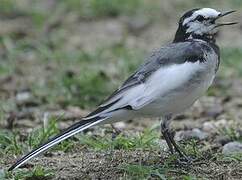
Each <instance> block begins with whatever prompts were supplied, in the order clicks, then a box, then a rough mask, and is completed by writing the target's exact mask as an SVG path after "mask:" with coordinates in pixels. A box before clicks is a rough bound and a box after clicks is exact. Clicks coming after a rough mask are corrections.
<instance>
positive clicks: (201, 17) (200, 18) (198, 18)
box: [194, 15, 209, 22]
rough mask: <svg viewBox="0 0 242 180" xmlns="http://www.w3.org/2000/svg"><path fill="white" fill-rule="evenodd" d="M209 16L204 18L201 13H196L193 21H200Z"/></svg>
mask: <svg viewBox="0 0 242 180" xmlns="http://www.w3.org/2000/svg"><path fill="white" fill-rule="evenodd" d="M208 19H209V18H206V17H204V16H202V15H198V16H197V17H196V18H195V19H194V21H200V22H202V21H204V20H208Z"/></svg>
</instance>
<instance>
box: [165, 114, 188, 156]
mask: <svg viewBox="0 0 242 180" xmlns="http://www.w3.org/2000/svg"><path fill="white" fill-rule="evenodd" d="M171 119H172V115H167V116H164V118H163V121H162V122H161V133H162V134H163V136H164V138H165V140H166V142H167V145H168V147H169V149H170V152H171V153H173V148H174V150H175V151H176V152H177V153H178V154H179V156H180V157H183V158H185V159H186V160H188V159H189V158H187V156H186V154H185V153H184V152H183V151H182V150H181V148H180V147H179V146H178V144H177V143H176V142H175V140H174V135H173V133H172V132H171V130H170V128H169V123H170V120H171Z"/></svg>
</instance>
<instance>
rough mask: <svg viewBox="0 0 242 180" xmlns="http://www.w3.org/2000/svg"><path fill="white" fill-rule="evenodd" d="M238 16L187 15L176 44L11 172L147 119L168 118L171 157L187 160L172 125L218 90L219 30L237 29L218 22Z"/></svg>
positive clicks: (153, 56) (163, 124)
mask: <svg viewBox="0 0 242 180" xmlns="http://www.w3.org/2000/svg"><path fill="white" fill-rule="evenodd" d="M232 12H234V11H228V12H225V13H221V12H219V11H216V10H214V9H211V8H200V9H193V10H190V11H188V12H186V13H185V14H184V15H183V16H182V17H181V18H180V21H179V27H178V29H177V31H176V35H175V38H174V40H173V42H172V43H170V44H168V45H166V46H163V47H161V48H160V49H159V50H158V51H155V52H153V53H152V54H151V55H150V56H149V57H148V58H147V59H146V62H145V63H144V64H143V65H142V66H141V67H139V68H138V70H137V71H136V72H135V73H134V74H132V75H131V76H130V77H129V78H128V79H127V80H126V81H125V82H124V83H123V85H122V86H121V87H120V88H118V89H117V90H116V91H115V92H114V93H113V94H112V95H111V96H110V97H109V98H107V99H106V100H105V101H104V102H103V103H102V104H101V105H100V106H99V107H98V108H97V109H96V110H95V111H93V112H91V113H90V114H89V115H87V116H86V117H84V118H82V119H81V121H79V122H77V123H75V124H73V125H72V126H70V127H69V128H67V129H66V130H64V131H63V132H62V133H60V134H59V135H57V136H55V137H53V138H51V139H50V140H49V141H47V142H46V143H44V144H42V145H41V146H40V147H38V148H37V149H35V150H33V151H31V152H30V153H28V154H27V155H25V156H24V157H22V158H21V159H19V160H18V161H17V162H16V163H15V164H14V165H13V166H11V167H10V168H9V170H13V169H15V168H18V167H19V166H21V165H23V164H24V163H25V162H26V161H28V160H30V159H31V158H33V157H35V156H37V155H38V154H40V153H42V152H44V151H46V150H47V149H49V148H50V147H52V146H54V145H56V144H57V143H60V142H61V141H63V140H65V139H67V138H69V137H71V136H73V135H75V134H77V133H79V132H81V131H83V130H85V129H87V128H90V127H92V126H94V125H97V124H104V123H113V122H117V121H120V120H129V119H133V118H136V117H144V116H148V117H162V121H161V132H162V134H163V136H164V138H165V140H166V142H167V144H168V147H169V149H170V151H171V153H173V152H175V151H176V152H178V153H179V154H180V155H181V156H184V153H183V152H182V151H181V150H180V149H179V146H178V145H177V144H176V143H175V141H174V139H173V135H171V131H170V129H169V123H170V121H171V119H172V117H173V116H174V115H176V114H178V113H181V112H183V111H184V110H185V109H187V108H188V107H190V106H191V105H192V104H193V103H194V102H195V101H196V100H197V99H198V98H199V97H201V96H202V95H203V94H204V93H205V92H206V91H207V89H208V88H209V86H210V85H211V84H212V82H213V80H214V77H215V74H216V72H217V70H218V67H219V59H220V53H219V47H218V46H217V45H216V44H215V34H216V32H217V29H218V27H221V26H224V25H233V24H236V23H235V22H229V23H217V22H216V21H217V19H219V18H221V17H223V16H225V15H228V14H230V13H232Z"/></svg>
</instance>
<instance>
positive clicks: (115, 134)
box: [111, 124, 121, 139]
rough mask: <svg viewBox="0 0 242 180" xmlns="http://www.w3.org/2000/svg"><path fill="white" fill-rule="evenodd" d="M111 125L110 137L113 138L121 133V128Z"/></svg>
mask: <svg viewBox="0 0 242 180" xmlns="http://www.w3.org/2000/svg"><path fill="white" fill-rule="evenodd" d="M111 127H112V129H113V132H112V139H115V138H116V137H117V136H118V135H119V134H120V133H121V130H120V129H118V128H116V127H115V126H114V125H113V124H111Z"/></svg>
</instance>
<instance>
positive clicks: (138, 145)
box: [79, 129, 159, 151]
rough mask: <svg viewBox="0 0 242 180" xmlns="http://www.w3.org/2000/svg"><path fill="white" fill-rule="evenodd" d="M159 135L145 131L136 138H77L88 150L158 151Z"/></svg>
mask: <svg viewBox="0 0 242 180" xmlns="http://www.w3.org/2000/svg"><path fill="white" fill-rule="evenodd" d="M158 138H159V135H158V134H157V132H155V131H153V130H148V129H147V130H145V131H144V132H143V133H140V134H139V135H137V136H125V135H123V134H120V135H118V136H117V137H115V138H111V137H110V136H107V135H105V137H101V136H99V137H95V136H88V135H83V136H80V137H79V142H80V144H82V145H85V146H87V147H88V148H91V149H94V150H97V151H100V150H114V149H124V150H134V149H143V150H145V149H150V150H151V149H158V144H157V139H158Z"/></svg>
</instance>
